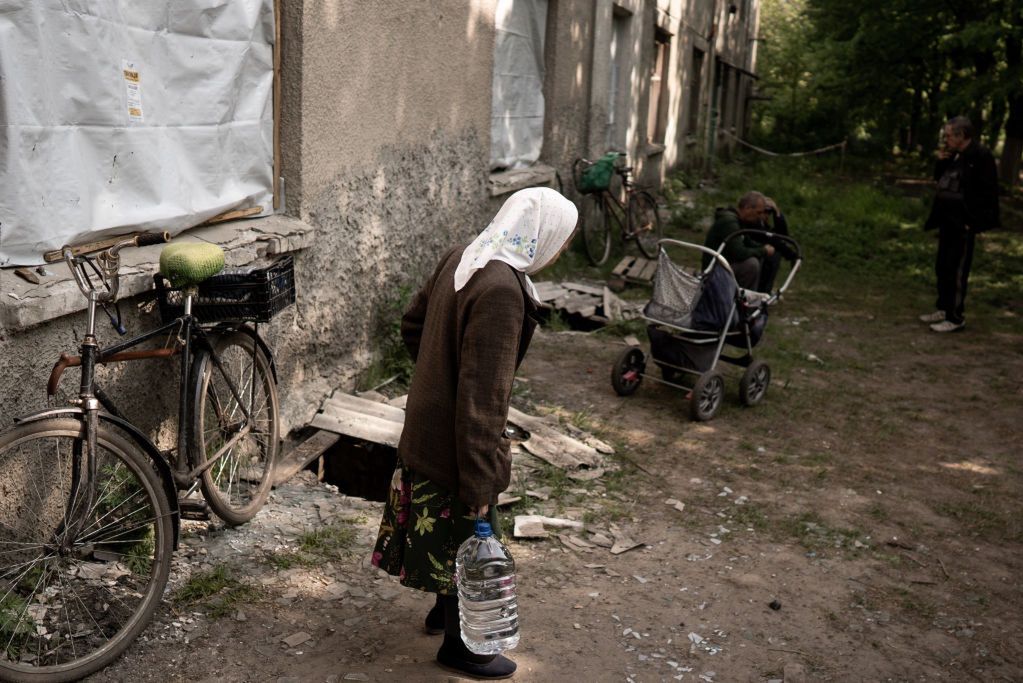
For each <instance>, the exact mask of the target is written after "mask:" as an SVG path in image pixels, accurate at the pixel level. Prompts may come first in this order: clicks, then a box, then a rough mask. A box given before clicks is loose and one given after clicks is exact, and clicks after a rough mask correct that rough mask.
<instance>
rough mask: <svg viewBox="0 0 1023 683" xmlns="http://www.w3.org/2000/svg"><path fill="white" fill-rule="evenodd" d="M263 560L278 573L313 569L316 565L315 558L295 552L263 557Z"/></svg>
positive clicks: (277, 553)
mask: <svg viewBox="0 0 1023 683" xmlns="http://www.w3.org/2000/svg"><path fill="white" fill-rule="evenodd" d="M263 559H264V560H265V561H266V563H267V564H268V565H270V566H271V567H273V568H274V569H276V570H278V571H284V570H286V569H293V568H294V567H311V566H313V565H315V564H316V561H315V560H314V559H313V558H311V557H309V556H307V555H302V554H300V553H296V552H293V551H283V552H275V553H271V554H267V555H264V556H263Z"/></svg>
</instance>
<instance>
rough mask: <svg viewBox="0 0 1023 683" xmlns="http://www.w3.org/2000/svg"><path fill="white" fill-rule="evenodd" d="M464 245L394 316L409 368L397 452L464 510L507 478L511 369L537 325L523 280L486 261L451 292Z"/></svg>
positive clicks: (491, 495) (493, 494)
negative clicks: (409, 383)
mask: <svg viewBox="0 0 1023 683" xmlns="http://www.w3.org/2000/svg"><path fill="white" fill-rule="evenodd" d="M463 249H464V248H463V247H456V248H454V249H451V250H450V251H448V252H447V253H446V254H444V256H443V257H442V258H441V261H440V264H439V265H438V266H437V269H436V271H434V273H433V276H432V277H431V278H430V280H429V282H427V283H426V285H425V286H424V287H423V288H422V289H421V290H420V291H419V292H418V293H417V294H416V296H415V298H414V299H413V300H412V304H411V306H410V307H409V310H408V311H407V312H406V313H405V315H404V316H403V317H402V320H401V334H402V338H403V339H404V341H405V345H406V346H407V347H408V350H409V353H411V354H412V358H413V360H414V361H415V363H416V367H415V374H414V376H413V379H412V386H411V387H410V389H409V394H408V403H407V405H406V408H405V428H404V431H402V434H401V441H400V442H399V444H398V456H399V457H400V458H401V460H402V461H403V462H404V463H405V465H407V466H408V467H409V468H411V469H412V470H413V471H415V472H418V473H419V474H422V475H423V476H425V477H426V478H427V479H430V480H431V481H433V482H434V483H436V484H439V485H440V486H443V487H444V488H446V489H448V490H450V491H452V492H453V493H454V494H455V495H456V496H458V498H459V499H460V500H461V501H463V502H464V503H466V504H467V505H470V506H474V507H478V506H482V505H489V504H492V503H494V502H496V500H497V494H498V493H500V492H501V491H503V490H505V489H506V488H507V487H508V483H509V480H510V477H511V457H510V456H509V453H508V448H509V445H510V444H509V441H508V439H506V438H504V428H505V423H506V421H507V419H508V403H509V401H510V399H511V390H512V382H513V380H514V377H515V370H516V369H517V368H518V366H519V363H521V362H522V358H523V356H524V355H525V354H526V349H527V348H528V347H529V341H530V339H531V338H532V336H533V330H534V329H535V328H536V318H535V316H536V304H535V302H534V301H533V300H532V297H530V296H529V294H528V293H527V289H526V283H525V276H524V275H523V274H522V273H520V272H519V271H517V270H515V269H514V268H512V267H511V266H510V265H508V264H506V263H504V262H502V261H491V262H490V263H488V264H487V265H486V266H484V267H483V268H481V269H480V270H478V271H476V272H475V273H474V274H473V276H472V277H471V278H470V279H469V282H468V283H467V284H466V285H465V286H464V287H463V288H462V289H461V291H458V292H456V291H455V285H454V276H455V269H456V268H457V267H458V262H459V260H460V259H461V256H462V251H463Z"/></svg>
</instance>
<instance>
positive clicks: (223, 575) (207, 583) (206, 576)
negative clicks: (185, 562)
mask: <svg viewBox="0 0 1023 683" xmlns="http://www.w3.org/2000/svg"><path fill="white" fill-rule="evenodd" d="M237 585H239V582H238V580H237V579H235V578H234V577H233V576H231V571H230V570H229V569H228V568H227V566H226V565H223V564H218V565H217V566H215V567H214V568H213V569H210V570H209V571H205V572H197V573H195V574H192V575H191V576H190V577H188V581H186V582H185V585H184V586H182V587H181V588H180V589H178V592H177V593H176V594H175V595H174V602H176V603H178V604H182V605H193V604H195V603H198V602H203V601H205V600H207V599H208V598H210V597H212V596H214V595H216V594H217V593H219V592H220V591H222V590H224V589H225V588H231V587H234V586H237Z"/></svg>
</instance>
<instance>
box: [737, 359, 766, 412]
mask: <svg viewBox="0 0 1023 683" xmlns="http://www.w3.org/2000/svg"><path fill="white" fill-rule="evenodd" d="M770 383H771V367H770V366H769V365H768V364H767V363H765V362H763V361H759V360H755V361H753V362H752V363H750V366H749V367H748V368H746V372H744V373H743V374H742V379H741V380H740V381H739V400H740V401H742V404H743V405H744V406H755V405H756V404H758V403H760V402H761V401H762V400H764V395H765V394H766V393H767V385H768V384H770Z"/></svg>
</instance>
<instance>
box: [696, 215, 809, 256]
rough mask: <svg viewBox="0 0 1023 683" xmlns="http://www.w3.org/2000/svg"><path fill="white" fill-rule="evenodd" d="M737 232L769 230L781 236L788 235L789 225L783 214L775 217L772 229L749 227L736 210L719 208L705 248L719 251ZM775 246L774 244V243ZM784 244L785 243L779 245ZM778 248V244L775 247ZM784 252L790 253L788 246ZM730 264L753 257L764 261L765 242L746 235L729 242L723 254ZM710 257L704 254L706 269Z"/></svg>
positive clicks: (757, 226) (760, 226)
mask: <svg viewBox="0 0 1023 683" xmlns="http://www.w3.org/2000/svg"><path fill="white" fill-rule="evenodd" d="M737 230H768V231H771V232H774V233H777V234H779V235H786V236H787V235H788V234H789V230H788V223H787V222H786V220H785V217H784V216H782V215H781V214H777V215H775V217H774V228H771V227H770V226H768V225H765V224H758V225H749V224H746V223H743V222H742V221H741V220H740V219H739V214H738V212H736V210H735V209H733V208H731V207H727V208H724V207H718V208H717V209H715V211H714V224H713V225H711V226H710V230H708V231H707V237H706V239H705V240H704V242H703V246H705V247H707V248H708V249H714V250H717V248H718V247H719V246H721V243H722V242H724V241H725V240H727V239H728V236H729V235H731V234H732V233H733V232H735V231H737ZM772 244H773V243H772ZM779 244H784V243H779ZM774 246H775V247H776V248H777V247H778V245H777V244H775V245H774ZM784 251H785V252H786V253H788V251H789V248H788V246H787V245H786V246H784ZM721 253H722V255H723V256H724V257H725V260H727V261H728V262H729V263H741V262H742V261H745V260H746V259H748V258H750V257H751V256H755V257H756V258H760V259H762V258H763V257H764V256H765V254H766V252H765V251H764V241H763V240H758V239H756V238H755V237H754V236H753V235H745V236H743V237H741V238H737V239H734V240H729V241H728V243H727V244H725V249H724V251H722V252H721ZM710 259H711V257H710V255H708V254H704V256H703V267H704V268H706V267H707V266H708V265H710Z"/></svg>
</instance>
